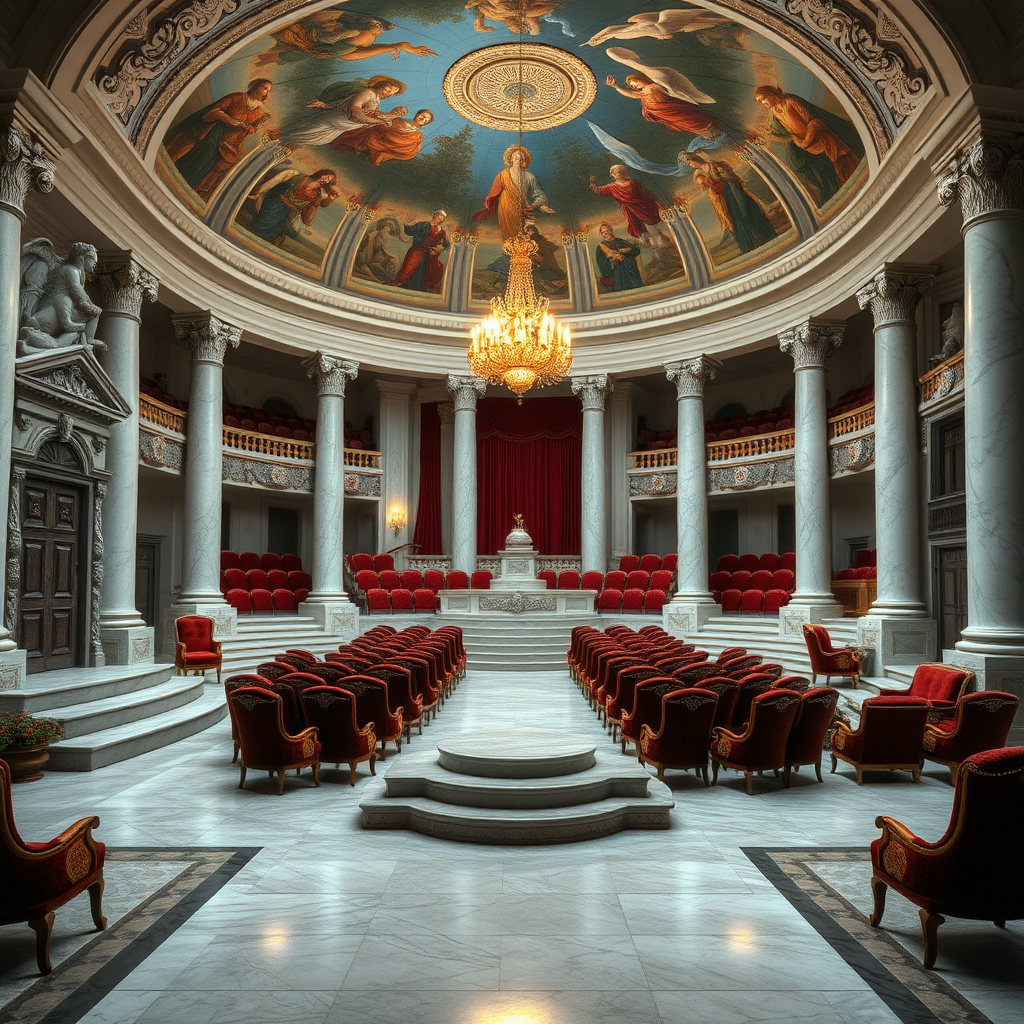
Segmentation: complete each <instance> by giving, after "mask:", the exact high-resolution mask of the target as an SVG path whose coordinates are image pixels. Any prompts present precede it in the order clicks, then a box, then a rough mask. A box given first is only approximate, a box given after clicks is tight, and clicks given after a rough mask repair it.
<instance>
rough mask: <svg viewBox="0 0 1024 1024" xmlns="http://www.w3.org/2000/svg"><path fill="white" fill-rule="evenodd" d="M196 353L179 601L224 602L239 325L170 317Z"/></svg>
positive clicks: (210, 318)
mask: <svg viewBox="0 0 1024 1024" xmlns="http://www.w3.org/2000/svg"><path fill="white" fill-rule="evenodd" d="M171 320H172V323H173V324H174V331H175V333H176V334H177V336H178V337H179V338H181V339H182V340H184V341H185V342H187V344H188V346H189V349H190V351H191V353H192V361H191V377H190V381H189V391H188V417H187V419H186V429H187V431H188V439H187V441H186V443H185V538H184V548H183V551H182V572H181V592H180V594H179V595H178V603H179V604H224V598H223V597H222V596H221V593H220V586H219V579H220V511H221V488H222V483H223V457H222V435H223V403H224V354H225V352H226V351H227V349H228V348H229V347H231V348H237V347H238V343H239V340H240V336H241V329H240V328H238V327H232V326H231V325H230V324H226V323H224V322H223V321H221V320H218V319H217V317H215V316H213V315H212V314H210V313H205V314H202V315H199V316H197V315H196V314H193V313H187V314H182V315H180V316H174V317H172V318H171Z"/></svg>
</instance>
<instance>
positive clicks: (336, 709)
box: [301, 686, 377, 786]
mask: <svg viewBox="0 0 1024 1024" xmlns="http://www.w3.org/2000/svg"><path fill="white" fill-rule="evenodd" d="M301 699H302V713H303V715H304V716H305V719H306V725H307V726H309V727H311V728H314V729H316V731H317V735H318V736H319V737H320V743H321V748H320V758H321V760H322V761H326V762H327V763H329V764H330V763H333V764H334V766H335V767H337V766H338V765H340V764H343V763H344V764H347V765H348V768H349V777H348V783H349V785H350V786H354V785H355V784H356V765H357V764H359V763H360V762H362V761H369V762H370V774H371V775H376V774H377V769H376V767H375V766H376V763H377V737H376V735H375V734H374V732H373V722H369V723H368V724H366V725H364V726H360V725H359V723H358V722H357V721H356V699H355V697H354V696H353V695H352V694H351V693H349V691H348V690H345V689H343V688H341V687H337V686H310V687H309V688H308V689H305V690H303V691H302V698H301Z"/></svg>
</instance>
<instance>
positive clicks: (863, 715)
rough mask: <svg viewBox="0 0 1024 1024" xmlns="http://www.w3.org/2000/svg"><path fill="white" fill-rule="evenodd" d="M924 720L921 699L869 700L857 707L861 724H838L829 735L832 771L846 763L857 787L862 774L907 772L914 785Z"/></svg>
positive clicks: (925, 714)
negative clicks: (854, 770) (870, 772)
mask: <svg viewBox="0 0 1024 1024" xmlns="http://www.w3.org/2000/svg"><path fill="white" fill-rule="evenodd" d="M927 720H928V701H926V700H924V699H923V698H922V697H869V698H868V699H867V700H866V701H864V703H863V704H861V706H860V725H858V726H857V728H856V729H851V728H850V727H849V726H848V725H846V724H845V723H843V722H840V723H839V725H838V726H837V728H836V731H835V732H834V733H833V734H832V771H833V772H834V771H835V770H836V766H837V764H838V762H839V761H846V762H847V764H851V765H853V767H854V768H855V769H856V772H857V785H858V786H859V785H861V783H863V781H864V772H865V771H886V770H888V771H908V772H910V773H911V774H912V775H913V776H914V781H915V782H917V781H918V780H919V779H920V777H921V744H922V742H923V740H924V727H925V723H926V722H927Z"/></svg>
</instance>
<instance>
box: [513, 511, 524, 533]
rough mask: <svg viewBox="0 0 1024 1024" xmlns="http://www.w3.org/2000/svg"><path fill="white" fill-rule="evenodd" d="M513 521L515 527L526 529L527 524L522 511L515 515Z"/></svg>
mask: <svg viewBox="0 0 1024 1024" xmlns="http://www.w3.org/2000/svg"><path fill="white" fill-rule="evenodd" d="M512 523H513V525H514V526H515V528H516V529H517V530H525V529H526V526H525V524H524V522H523V515H522V513H519V515H514V516H513V517H512Z"/></svg>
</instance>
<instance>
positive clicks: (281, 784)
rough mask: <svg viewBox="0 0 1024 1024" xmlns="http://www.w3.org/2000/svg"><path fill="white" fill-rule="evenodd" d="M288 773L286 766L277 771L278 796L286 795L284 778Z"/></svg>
mask: <svg viewBox="0 0 1024 1024" xmlns="http://www.w3.org/2000/svg"><path fill="white" fill-rule="evenodd" d="M287 774H288V772H287V771H286V770H285V769H284V768H282V769H281V770H280V771H279V772H278V773H277V795H278V796H283V795H284V778H285V776H286V775H287Z"/></svg>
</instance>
